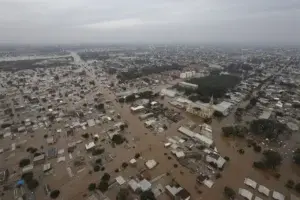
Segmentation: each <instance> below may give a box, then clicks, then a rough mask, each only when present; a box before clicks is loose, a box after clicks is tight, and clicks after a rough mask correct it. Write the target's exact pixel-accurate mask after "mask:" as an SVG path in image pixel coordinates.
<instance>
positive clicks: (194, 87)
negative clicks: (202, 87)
mask: <svg viewBox="0 0 300 200" xmlns="http://www.w3.org/2000/svg"><path fill="white" fill-rule="evenodd" d="M179 86H180V87H183V88H189V89H194V90H195V89H197V88H198V85H196V84H192V83H188V82H180V83H179Z"/></svg>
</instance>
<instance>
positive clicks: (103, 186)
mask: <svg viewBox="0 0 300 200" xmlns="http://www.w3.org/2000/svg"><path fill="white" fill-rule="evenodd" d="M98 188H99V190H100V191H101V192H106V191H107V190H108V182H107V181H103V180H101V181H100V183H99V185H98Z"/></svg>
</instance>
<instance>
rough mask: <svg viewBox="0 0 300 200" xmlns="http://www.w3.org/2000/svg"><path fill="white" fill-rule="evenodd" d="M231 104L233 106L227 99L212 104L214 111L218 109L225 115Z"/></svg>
mask: <svg viewBox="0 0 300 200" xmlns="http://www.w3.org/2000/svg"><path fill="white" fill-rule="evenodd" d="M232 106H233V104H232V103H230V102H227V101H222V102H221V103H219V104H217V105H214V106H213V108H214V110H215V111H218V112H220V113H222V114H223V115H224V116H227V115H228V114H229V111H230V109H231V108H232Z"/></svg>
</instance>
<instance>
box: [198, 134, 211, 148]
mask: <svg viewBox="0 0 300 200" xmlns="http://www.w3.org/2000/svg"><path fill="white" fill-rule="evenodd" d="M194 137H195V138H196V139H198V140H200V141H201V142H203V143H204V144H205V145H206V146H211V145H212V144H213V143H214V142H213V141H212V140H211V139H209V138H208V137H205V136H204V135H200V134H199V133H196V134H195V135H194Z"/></svg>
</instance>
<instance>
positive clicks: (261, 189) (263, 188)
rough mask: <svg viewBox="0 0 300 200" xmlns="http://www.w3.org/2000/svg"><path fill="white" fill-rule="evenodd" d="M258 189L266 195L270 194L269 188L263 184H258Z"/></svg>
mask: <svg viewBox="0 0 300 200" xmlns="http://www.w3.org/2000/svg"><path fill="white" fill-rule="evenodd" d="M258 191H259V192H260V193H262V194H264V195H266V196H267V197H268V196H269V195H270V190H269V189H268V188H266V187H265V186H263V185H260V186H258Z"/></svg>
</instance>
